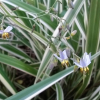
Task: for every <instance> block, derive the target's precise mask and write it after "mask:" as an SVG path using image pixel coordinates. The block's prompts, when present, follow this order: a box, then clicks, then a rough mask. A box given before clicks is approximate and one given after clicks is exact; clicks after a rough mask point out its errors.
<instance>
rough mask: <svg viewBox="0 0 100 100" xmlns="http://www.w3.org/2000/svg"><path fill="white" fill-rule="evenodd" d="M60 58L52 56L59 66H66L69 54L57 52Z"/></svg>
mask: <svg viewBox="0 0 100 100" xmlns="http://www.w3.org/2000/svg"><path fill="white" fill-rule="evenodd" d="M59 55H60V57H58V56H57V55H56V54H54V56H55V57H56V58H57V59H58V60H59V61H60V62H61V64H62V65H63V66H66V65H67V66H68V65H69V62H68V60H67V59H68V56H69V52H68V51H67V50H64V51H60V52H59Z"/></svg>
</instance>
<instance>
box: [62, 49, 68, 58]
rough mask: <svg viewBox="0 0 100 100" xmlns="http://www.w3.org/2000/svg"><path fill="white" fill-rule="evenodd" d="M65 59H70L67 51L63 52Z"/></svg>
mask: <svg viewBox="0 0 100 100" xmlns="http://www.w3.org/2000/svg"><path fill="white" fill-rule="evenodd" d="M63 57H64V59H68V57H67V53H66V50H64V51H63Z"/></svg>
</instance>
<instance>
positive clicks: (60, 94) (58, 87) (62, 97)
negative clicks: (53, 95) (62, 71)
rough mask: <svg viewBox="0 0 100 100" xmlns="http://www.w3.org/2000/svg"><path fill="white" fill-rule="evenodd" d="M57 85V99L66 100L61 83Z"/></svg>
mask: <svg viewBox="0 0 100 100" xmlns="http://www.w3.org/2000/svg"><path fill="white" fill-rule="evenodd" d="M55 86H56V92H57V100H64V94H63V90H62V87H61V86H60V84H59V83H56V84H55Z"/></svg>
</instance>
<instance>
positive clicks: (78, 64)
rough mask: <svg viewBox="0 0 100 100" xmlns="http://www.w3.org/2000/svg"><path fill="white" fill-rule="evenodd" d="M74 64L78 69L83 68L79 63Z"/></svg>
mask: <svg viewBox="0 0 100 100" xmlns="http://www.w3.org/2000/svg"><path fill="white" fill-rule="evenodd" d="M74 64H75V65H77V66H78V67H80V68H83V67H82V66H81V65H80V64H79V63H77V62H74Z"/></svg>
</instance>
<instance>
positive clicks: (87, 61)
mask: <svg viewBox="0 0 100 100" xmlns="http://www.w3.org/2000/svg"><path fill="white" fill-rule="evenodd" d="M85 63H86V66H88V65H89V64H90V63H91V60H90V57H89V55H87V56H86V59H85Z"/></svg>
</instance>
